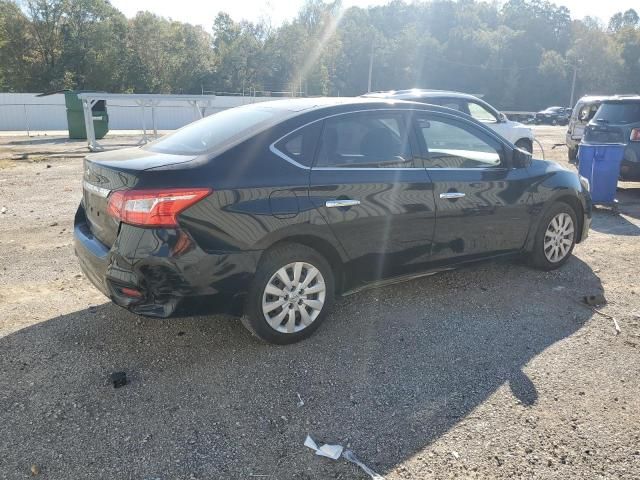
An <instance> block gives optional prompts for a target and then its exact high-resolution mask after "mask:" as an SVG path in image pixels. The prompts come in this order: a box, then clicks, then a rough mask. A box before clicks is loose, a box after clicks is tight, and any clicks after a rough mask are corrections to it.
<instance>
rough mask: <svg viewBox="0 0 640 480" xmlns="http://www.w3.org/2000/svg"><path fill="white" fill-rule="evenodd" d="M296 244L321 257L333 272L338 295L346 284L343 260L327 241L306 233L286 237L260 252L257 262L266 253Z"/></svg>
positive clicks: (336, 249) (276, 240) (335, 248)
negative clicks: (312, 250)
mask: <svg viewBox="0 0 640 480" xmlns="http://www.w3.org/2000/svg"><path fill="white" fill-rule="evenodd" d="M289 243H296V244H299V245H304V246H306V247H309V248H312V249H314V250H315V251H317V252H318V253H319V254H320V255H322V256H323V257H324V258H325V259H326V260H327V262H328V263H329V266H330V267H331V270H332V271H333V277H334V280H335V290H336V292H335V293H336V294H339V293H341V292H342V291H343V289H344V286H345V284H346V279H345V272H346V270H345V267H344V260H343V258H342V256H341V255H340V252H339V251H338V248H337V247H336V246H334V245H333V244H332V243H331V242H330V241H329V240H327V239H325V238H323V237H319V236H317V235H312V234H308V233H299V234H294V235H289V236H286V237H282V238H278V239H275V240H274V241H273V242H272V243H271V244H270V245H269V246H268V247H267V248H265V250H264V251H263V252H262V255H261V256H260V259H259V262H260V261H262V259H263V258H264V257H265V255H267V254H268V252H269V251H270V250H272V249H274V248H276V247H280V246H282V245H284V244H289Z"/></svg>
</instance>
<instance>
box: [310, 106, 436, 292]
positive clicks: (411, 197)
mask: <svg viewBox="0 0 640 480" xmlns="http://www.w3.org/2000/svg"><path fill="white" fill-rule="evenodd" d="M417 150H418V147H417V143H416V139H415V132H414V130H413V129H412V128H411V119H410V113H409V112H408V111H401V110H375V111H366V112H352V113H346V114H340V115H336V116H332V117H330V118H327V119H325V120H324V121H323V130H322V135H321V140H320V145H319V147H318V152H317V156H316V161H315V163H314V166H313V168H312V169H311V174H310V185H309V196H310V199H311V201H312V202H313V204H314V205H315V206H316V208H317V209H318V211H319V212H320V213H321V214H322V216H323V217H324V218H325V220H326V221H327V223H328V224H329V226H330V228H331V230H332V231H333V233H334V234H335V236H336V238H337V240H338V241H339V242H340V243H341V244H342V246H343V248H344V249H345V251H346V253H347V255H348V256H349V258H350V260H351V262H350V265H351V267H352V268H353V270H354V272H355V273H356V276H357V278H359V279H360V280H362V281H372V280H377V279H380V278H384V277H387V276H391V275H400V274H404V273H409V272H411V271H413V270H414V269H417V268H419V267H420V266H421V265H423V264H425V263H426V262H427V261H428V259H429V254H430V252H431V242H432V240H433V234H434V227H435V224H434V220H435V203H434V196H433V186H432V184H431V182H430V181H429V178H428V175H427V173H426V171H425V169H424V168H423V167H422V166H421V165H416V160H415V159H414V152H415V151H417Z"/></svg>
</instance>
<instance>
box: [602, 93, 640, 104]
mask: <svg viewBox="0 0 640 480" xmlns="http://www.w3.org/2000/svg"><path fill="white" fill-rule="evenodd" d="M625 102H634V103H635V102H640V95H616V96H615V97H611V98H607V99H606V100H603V101H602V103H625Z"/></svg>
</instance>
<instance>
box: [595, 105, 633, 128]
mask: <svg viewBox="0 0 640 480" xmlns="http://www.w3.org/2000/svg"><path fill="white" fill-rule="evenodd" d="M596 120H604V121H606V122H607V123H635V122H640V102H633V103H632V102H626V103H622V102H615V103H603V104H602V105H600V109H599V110H598V113H596Z"/></svg>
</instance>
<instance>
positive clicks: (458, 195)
mask: <svg viewBox="0 0 640 480" xmlns="http://www.w3.org/2000/svg"><path fill="white" fill-rule="evenodd" d="M464 197H466V194H464V193H462V192H447V193H441V194H440V198H446V199H448V200H453V199H455V198H464Z"/></svg>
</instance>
